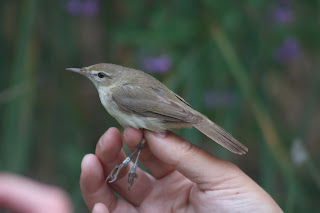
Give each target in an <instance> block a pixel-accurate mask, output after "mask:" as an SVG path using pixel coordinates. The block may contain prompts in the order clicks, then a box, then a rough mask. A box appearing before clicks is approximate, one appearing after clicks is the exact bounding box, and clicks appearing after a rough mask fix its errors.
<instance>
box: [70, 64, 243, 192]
mask: <svg viewBox="0 0 320 213" xmlns="http://www.w3.org/2000/svg"><path fill="white" fill-rule="evenodd" d="M66 70H68V71H72V72H76V73H79V74H82V75H84V76H86V77H87V78H89V79H90V80H91V81H92V83H93V84H94V85H95V87H96V89H97V91H98V94H99V97H100V101H101V103H102V105H103V106H104V108H105V109H106V110H107V111H108V113H109V114H110V115H111V116H112V117H114V118H115V119H116V120H117V121H118V122H119V124H120V125H121V126H123V127H133V128H136V129H147V130H151V131H155V132H164V131H167V130H172V129H180V128H190V127H195V128H196V129H198V130H199V131H200V132H202V133H203V134H205V135H206V136H207V137H209V138H210V139H211V140H213V141H215V142H217V143H218V144H220V145H221V146H223V147H225V148H226V149H228V150H229V151H231V152H233V153H235V154H239V155H242V154H246V153H247V152H248V148H247V147H246V146H245V145H243V144H242V143H240V142H239V141H238V140H237V139H235V138H234V137H233V136H232V135H231V134H230V133H228V132H227V131H226V130H224V129H223V128H222V127H220V126H219V125H217V124H216V123H214V122H213V121H211V120H210V119H209V118H208V117H206V116H205V115H203V114H202V113H200V112H198V111H197V110H195V109H193V108H192V106H191V105H190V104H189V103H188V102H187V101H185V100H184V99H183V98H182V97H180V96H179V95H177V94H176V93H174V92H173V91H171V90H170V89H169V88H167V87H166V86H165V85H164V84H162V83H161V82H160V81H159V80H157V79H156V78H154V77H152V76H151V75H149V74H147V73H145V72H143V71H140V70H136V69H132V68H128V67H123V66H120V65H116V64H110V63H99V64H95V65H91V66H88V67H83V68H67V69H66ZM144 143H145V140H144V139H143V140H142V141H141V143H140V144H139V146H138V148H137V149H136V150H135V151H134V152H133V153H132V154H131V155H130V156H129V157H128V158H127V159H126V160H124V162H122V164H120V165H118V166H116V167H115V168H114V169H113V170H112V172H111V173H110V175H109V176H108V177H107V180H109V179H111V180H110V181H109V182H114V181H115V180H116V179H117V176H118V174H119V172H120V170H121V169H122V168H123V167H124V166H125V165H127V164H128V163H129V162H130V161H131V160H132V157H133V155H134V154H135V153H136V152H138V155H137V158H136V162H135V164H134V166H133V168H132V169H131V170H130V172H129V179H128V181H129V184H131V185H132V184H133V182H134V179H135V178H137V175H136V173H135V170H136V167H137V165H136V164H137V160H138V157H139V154H140V151H141V149H142V147H143V145H144ZM131 185H130V186H131Z"/></svg>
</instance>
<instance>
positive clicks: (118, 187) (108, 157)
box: [96, 128, 154, 205]
mask: <svg viewBox="0 0 320 213" xmlns="http://www.w3.org/2000/svg"><path fill="white" fill-rule="evenodd" d="M121 147H122V139H121V135H120V132H119V130H117V129H116V128H110V129H109V130H108V131H107V132H106V133H105V134H104V135H103V136H102V137H101V139H100V141H99V143H98V144H97V148H96V155H97V157H98V158H99V159H100V161H101V162H102V165H103V167H104V169H105V176H108V175H109V173H110V172H111V170H112V169H113V168H114V166H116V165H119V164H120V163H122V161H123V160H124V159H125V158H126V156H125V154H124V152H123V150H122V149H121ZM131 167H132V163H130V164H129V165H127V166H125V167H124V168H123V169H122V170H121V172H120V174H119V176H118V178H117V180H116V181H115V182H113V183H109V185H110V186H111V187H112V189H113V190H115V191H116V192H117V193H118V194H120V195H121V196H123V197H124V198H125V199H126V200H127V201H129V202H130V203H132V204H134V205H139V204H140V203H141V202H142V201H143V200H144V198H145V197H146V196H147V195H148V194H149V192H150V190H152V185H153V183H154V178H153V177H152V176H151V175H149V174H147V173H145V172H144V171H142V170H141V169H139V168H138V169H137V175H138V179H136V181H135V182H134V184H133V186H132V187H131V188H130V191H129V190H128V187H129V183H128V172H129V170H130V168H131Z"/></svg>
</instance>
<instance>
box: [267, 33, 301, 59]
mask: <svg viewBox="0 0 320 213" xmlns="http://www.w3.org/2000/svg"><path fill="white" fill-rule="evenodd" d="M273 57H274V58H275V59H276V60H278V61H279V62H282V63H285V62H288V61H292V60H294V59H298V58H300V57H301V48H300V45H299V43H298V41H297V40H296V39H295V38H293V37H288V38H286V39H285V40H284V42H283V43H282V44H281V45H280V46H279V47H278V48H276V49H275V50H274V52H273Z"/></svg>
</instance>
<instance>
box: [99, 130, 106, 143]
mask: <svg viewBox="0 0 320 213" xmlns="http://www.w3.org/2000/svg"><path fill="white" fill-rule="evenodd" d="M107 132H108V131H107ZM107 132H105V133H104V134H103V135H102V136H101V137H100V140H99V145H100V146H101V147H103V146H104V144H103V143H104V141H105V137H106V134H107Z"/></svg>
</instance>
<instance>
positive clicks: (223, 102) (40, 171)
mask: <svg viewBox="0 0 320 213" xmlns="http://www.w3.org/2000/svg"><path fill="white" fill-rule="evenodd" d="M0 14H1V28H0V64H1V65H0V68H1V70H0V116H1V128H0V142H1V143H0V169H1V170H6V171H11V172H15V173H19V174H23V175H27V176H30V177H32V178H35V179H37V180H39V181H42V182H46V183H51V184H55V185H58V186H60V187H62V188H64V189H65V190H67V191H68V192H69V193H70V195H71V196H72V198H73V202H74V205H75V209H76V212H87V210H86V207H85V204H84V203H83V201H82V198H81V193H80V190H79V184H78V183H79V175H80V163H81V159H82V157H83V156H84V155H85V154H86V153H90V152H91V153H92V152H94V149H95V144H96V142H97V141H98V139H99V137H100V136H101V135H102V134H103V133H104V131H106V130H107V129H108V128H109V127H111V126H117V127H119V125H118V124H117V123H116V121H115V120H114V119H113V118H112V117H111V116H110V115H108V114H107V112H106V111H105V110H104V108H103V107H102V105H101V104H100V102H99V99H98V95H97V92H96V90H95V88H94V86H93V85H92V84H91V82H89V81H88V80H87V79H85V78H83V77H81V76H78V75H75V74H73V73H68V72H66V71H65V68H66V67H83V66H88V65H92V64H95V63H100V62H108V63H115V64H121V65H123V66H128V67H132V68H136V69H142V70H144V71H147V72H150V73H151V74H152V75H154V76H155V77H157V78H158V79H160V80H161V81H162V82H164V83H165V84H166V85H167V86H168V87H169V88H171V89H172V90H174V91H175V92H177V93H178V94H180V95H181V96H183V97H184V98H185V99H186V100H187V101H188V102H190V103H191V104H192V105H193V106H194V108H196V109H198V110H199V111H201V112H203V113H204V114H206V115H207V116H208V117H210V118H212V119H213V120H214V121H216V122H217V123H218V124H220V125H221V126H222V127H224V128H225V129H227V130H229V131H230V132H231V133H232V134H233V135H234V136H235V137H236V138H238V139H239V140H240V141H242V142H243V143H244V144H245V145H247V146H248V147H249V153H248V154H247V155H245V156H235V155H233V154H231V153H229V152H228V151H226V150H224V149H222V148H221V147H219V146H216V145H215V144H213V143H211V142H206V141H208V139H207V138H205V137H204V136H202V135H201V134H199V133H198V132H197V131H195V130H181V131H178V133H179V134H182V135H184V136H185V137H187V138H188V139H190V140H191V141H192V142H194V143H196V144H197V145H199V146H201V147H204V148H206V149H207V150H210V152H212V153H214V154H215V155H217V156H220V157H222V158H224V159H227V160H230V161H232V162H234V163H235V164H237V165H238V166H239V167H240V168H241V169H242V170H244V171H245V172H246V173H247V174H248V175H249V176H250V177H251V178H253V179H254V180H255V181H256V182H257V183H258V184H259V185H261V186H262V187H263V188H264V189H265V190H266V191H267V192H268V193H269V194H270V195H271V196H272V197H273V198H274V199H275V200H276V201H277V203H278V204H279V205H280V206H281V207H282V209H283V210H284V211H285V212H316V211H320V207H319V205H318V203H319V201H320V172H319V163H320V157H319V153H318V152H319V150H320V149H319V148H320V143H319V138H320V131H319V126H320V110H319V109H320V107H319V98H320V95H319V94H320V93H319V90H320V86H319V85H320V72H319V68H320V51H319V49H320V40H319V36H320V2H319V1H316V0H306V1H293V0H273V1H267V0H257V1H231V0H224V1H219V0H218V1H210V0H197V1H196V0H183V1H182V0H175V1H159V0H153V1H147V0H146V1H138V0H113V1H110V0H109V1H99V0H59V1H46V0H43V1H36V0H25V1H9V0H3V1H2V2H1V6H0ZM150 58H151V59H150ZM160 58H161V59H160ZM226 91H227V92H226ZM119 128H120V127H119Z"/></svg>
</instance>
